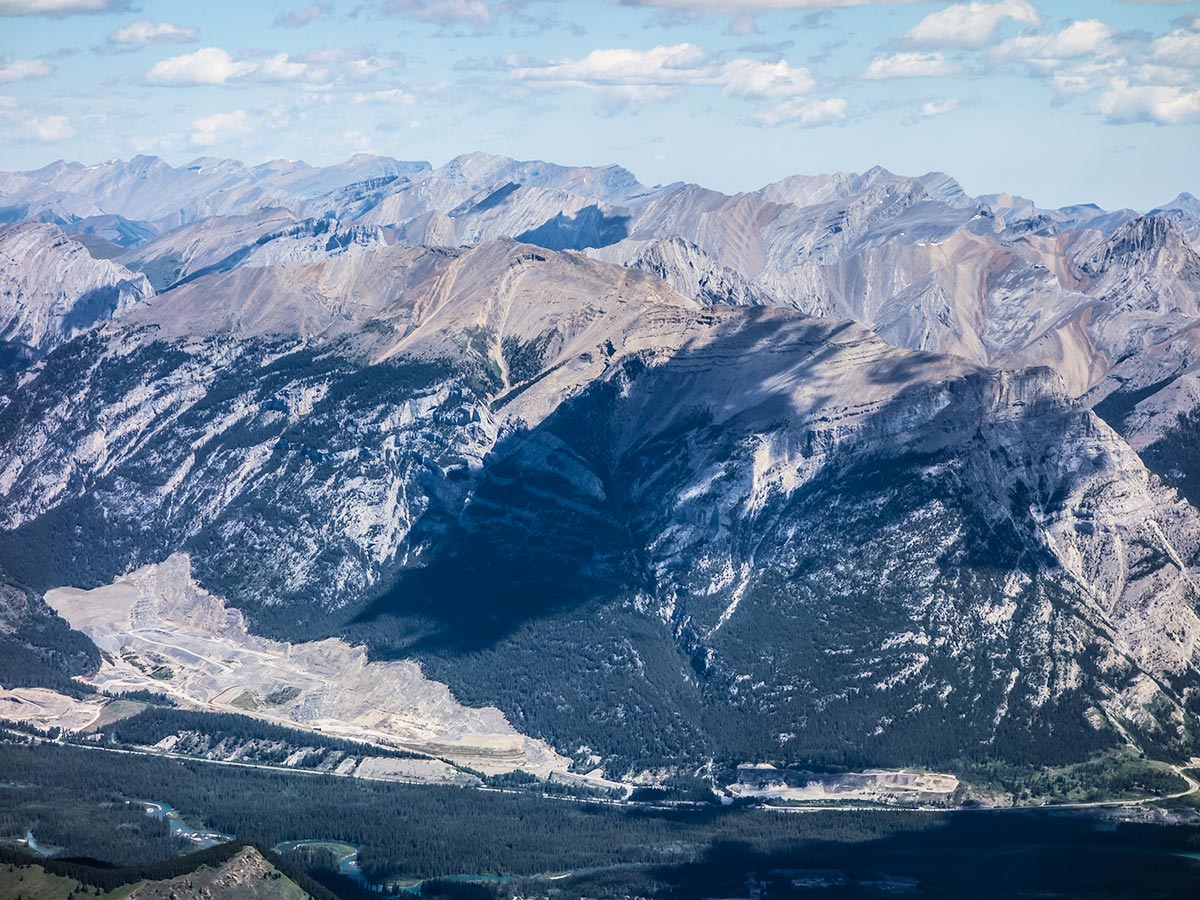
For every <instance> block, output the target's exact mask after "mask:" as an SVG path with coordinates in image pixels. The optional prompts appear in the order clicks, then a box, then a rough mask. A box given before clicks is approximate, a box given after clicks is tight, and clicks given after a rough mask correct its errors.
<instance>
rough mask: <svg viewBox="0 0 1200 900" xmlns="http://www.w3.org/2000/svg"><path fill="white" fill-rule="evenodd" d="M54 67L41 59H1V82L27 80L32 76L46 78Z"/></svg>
mask: <svg viewBox="0 0 1200 900" xmlns="http://www.w3.org/2000/svg"><path fill="white" fill-rule="evenodd" d="M53 71H54V69H53V67H51V66H50V64H49V63H47V62H45V61H44V60H40V59H8V60H0V84H7V83H8V82H10V81H26V80H28V79H30V78H45V77H46V76H47V75H49V74H50V73H51V72H53Z"/></svg>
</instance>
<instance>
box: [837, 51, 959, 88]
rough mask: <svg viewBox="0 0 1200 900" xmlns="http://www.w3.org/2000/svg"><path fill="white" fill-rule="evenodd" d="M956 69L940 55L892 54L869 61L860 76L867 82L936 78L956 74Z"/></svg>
mask: <svg viewBox="0 0 1200 900" xmlns="http://www.w3.org/2000/svg"><path fill="white" fill-rule="evenodd" d="M958 71H959V70H958V67H957V66H955V65H954V64H953V63H952V62H950V61H949V60H948V59H946V57H945V56H943V55H942V54H941V53H893V54H891V55H889V56H879V57H876V58H875V59H873V60H871V64H870V65H868V66H867V68H866V70H865V71H864V72H863V73H862V75H860V76H859V77H860V78H863V79H865V80H867V81H883V80H886V79H892V78H936V77H939V76H943V75H956V74H958Z"/></svg>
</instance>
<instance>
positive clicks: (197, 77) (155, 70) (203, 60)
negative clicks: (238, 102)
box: [146, 47, 254, 85]
mask: <svg viewBox="0 0 1200 900" xmlns="http://www.w3.org/2000/svg"><path fill="white" fill-rule="evenodd" d="M252 71H254V64H253V63H250V62H245V61H238V60H235V59H234V58H233V57H232V56H230V55H229V54H228V53H226V52H225V51H224V50H222V49H221V48H220V47H205V48H203V49H202V50H197V51H196V52H195V53H185V54H183V55H182V56H172V57H171V58H170V59H164V60H160V61H159V62H156V63H155V64H154V65H153V66H151V68H150V71H149V72H147V73H146V80H147V81H149V82H150V83H151V84H166V85H191V84H225V83H226V82H227V81H229V80H230V79H232V78H239V77H241V76H243V75H248V74H250V73H251V72H252Z"/></svg>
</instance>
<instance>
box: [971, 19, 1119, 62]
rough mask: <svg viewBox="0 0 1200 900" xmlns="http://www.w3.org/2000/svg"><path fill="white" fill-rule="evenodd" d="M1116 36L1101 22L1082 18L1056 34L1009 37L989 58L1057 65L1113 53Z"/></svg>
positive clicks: (1110, 28) (1109, 27) (1111, 29)
mask: <svg viewBox="0 0 1200 900" xmlns="http://www.w3.org/2000/svg"><path fill="white" fill-rule="evenodd" d="M1115 34H1116V31H1115V30H1114V29H1113V28H1112V27H1111V26H1109V25H1106V24H1105V23H1103V22H1100V21H1098V20H1096V19H1081V20H1079V21H1077V22H1072V23H1071V24H1070V25H1068V26H1067V27H1066V28H1064V29H1063V30H1062V31H1059V32H1057V33H1055V34H1021V35H1018V36H1017V37H1014V38H1009V39H1008V40H1007V41H1004V42H1003V43H1002V44H1000V46H998V47H997V48H996V49H995V51H993V53H992V58H993V59H996V60H1001V61H1003V60H1013V61H1019V62H1027V63H1030V64H1032V65H1036V66H1056V65H1058V64H1059V63H1061V62H1062V61H1063V60H1068V59H1080V58H1082V57H1085V56H1095V55H1099V54H1104V53H1110V52H1112V51H1113V49H1114V48H1113V46H1112V38H1113V35H1115Z"/></svg>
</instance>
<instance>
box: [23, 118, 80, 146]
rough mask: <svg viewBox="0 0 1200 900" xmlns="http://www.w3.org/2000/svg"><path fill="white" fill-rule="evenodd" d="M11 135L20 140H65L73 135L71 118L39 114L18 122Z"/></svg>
mask: <svg viewBox="0 0 1200 900" xmlns="http://www.w3.org/2000/svg"><path fill="white" fill-rule="evenodd" d="M11 133H12V136H13V137H15V138H16V139H17V140H22V141H46V142H50V141H65V140H66V139H67V138H72V137H74V136H75V129H74V128H72V127H71V120H70V119H68V118H67V117H66V116H39V117H37V118H32V119H25V120H24V121H21V122H18V123H17V124H16V126H15V127H14V128H13V130H12V132H11Z"/></svg>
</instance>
